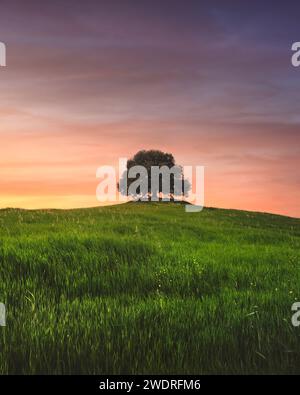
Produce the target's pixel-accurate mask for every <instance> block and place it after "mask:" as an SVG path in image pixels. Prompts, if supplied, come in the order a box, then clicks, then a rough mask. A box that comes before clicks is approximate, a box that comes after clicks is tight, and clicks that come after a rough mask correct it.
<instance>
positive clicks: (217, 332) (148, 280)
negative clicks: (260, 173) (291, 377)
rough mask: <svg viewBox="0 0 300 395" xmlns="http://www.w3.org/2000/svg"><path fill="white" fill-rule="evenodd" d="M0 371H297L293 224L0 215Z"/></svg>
mask: <svg viewBox="0 0 300 395" xmlns="http://www.w3.org/2000/svg"><path fill="white" fill-rule="evenodd" d="M0 276H1V282H0V302H4V303H5V304H6V309H7V326H6V327H0V347H1V353H0V373H30V374H35V373H45V374H49V373H64V374H66V373H91V374H104V373H112V374H114V373H116V374H117V373H124V374H125V373H129V374H130V373H146V374H147V373H149V374H150V373H151V374H152V373H190V374H192V373H194V374H204V373H211V374H215V373H221V374H222V373H300V327H299V328H295V327H293V326H292V325H291V316H292V311H291V305H292V303H293V302H294V301H300V220H298V219H293V218H287V217H282V216H276V215H270V214H260V213H252V212H245V211H235V210H219V209H209V208H206V209H204V210H203V211H202V212H200V213H194V214H187V213H185V211H184V208H183V206H182V205H179V204H178V205H175V204H166V203H156V204H155V203H150V204H139V203H132V204H125V205H119V206H112V207H106V208H94V209H82V210H69V211H63V210H61V211H60V210H41V211H25V210H13V209H7V210H1V211H0Z"/></svg>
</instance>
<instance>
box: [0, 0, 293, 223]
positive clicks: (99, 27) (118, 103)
mask: <svg viewBox="0 0 300 395" xmlns="http://www.w3.org/2000/svg"><path fill="white" fill-rule="evenodd" d="M275 3H276V2H274V1H264V2H261V4H260V5H259V3H258V2H257V4H256V5H252V4H251V2H246V1H243V2H242V1H224V0H223V1H201V0H198V1H193V0H187V1H184V0H181V1H176V0H163V1H156V0H154V1H150V0H147V1H143V0H110V1H108V0H98V1H96V0H95V1H93V0H85V1H77V0H68V1H64V0H59V1H51V2H50V1H49V2H46V1H37V0H36V1H34V0H26V1H21V0H20V1H16V0H9V1H8V0H7V1H6V0H2V1H1V4H0V41H2V42H4V43H6V45H7V67H5V68H4V67H1V68H0V87H1V91H0V137H1V142H0V208H3V207H22V208H42V207H44V208H49V207H59V208H66V207H86V206H96V205H98V204H99V203H98V202H97V200H96V194H95V191H96V187H97V185H98V183H99V180H97V179H96V169H97V167H99V166H101V165H117V164H118V159H119V157H128V158H129V157H131V156H132V155H133V154H134V153H135V152H136V151H138V150H140V149H150V148H155V149H161V150H163V151H168V152H172V153H173V154H174V156H175V158H176V160H177V162H178V163H179V164H182V165H204V166H205V168H206V169H205V187H206V190H205V205H207V206H215V207H226V208H238V209H246V210H256V211H268V212H274V213H279V214H285V215H290V216H297V217H300V67H299V68H295V67H293V66H292V64H291V56H292V51H291V46H292V43H293V42H295V41H300V28H299V27H300V3H299V1H282V2H280V3H281V5H280V6H279V5H276V4H275Z"/></svg>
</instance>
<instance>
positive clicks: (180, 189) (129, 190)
mask: <svg viewBox="0 0 300 395" xmlns="http://www.w3.org/2000/svg"><path fill="white" fill-rule="evenodd" d="M126 167H127V170H126V171H125V172H124V173H123V174H122V177H121V179H120V183H119V184H118V189H119V191H120V192H121V193H122V195H125V196H132V197H133V199H134V200H142V201H149V200H152V201H161V200H163V201H174V200H181V199H182V198H183V197H187V196H188V192H189V191H190V190H191V184H190V182H189V181H188V180H187V179H184V175H183V168H182V167H181V166H178V165H176V163H175V159H174V156H173V155H172V154H170V153H166V152H162V151H159V150H149V151H146V150H142V151H139V152H137V153H136V154H135V155H134V156H133V158H131V159H129V160H128V161H127V166H126Z"/></svg>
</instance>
